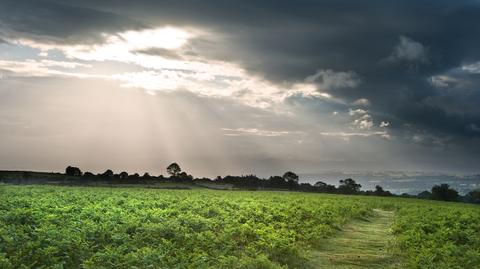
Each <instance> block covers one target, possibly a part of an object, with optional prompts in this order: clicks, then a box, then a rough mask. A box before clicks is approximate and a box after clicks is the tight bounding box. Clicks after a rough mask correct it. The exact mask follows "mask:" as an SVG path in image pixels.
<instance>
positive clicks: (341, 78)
mask: <svg viewBox="0 0 480 269" xmlns="http://www.w3.org/2000/svg"><path fill="white" fill-rule="evenodd" d="M305 81H306V82H310V83H316V84H317V85H318V87H319V88H320V89H322V90H327V91H332V90H335V89H342V88H355V87H357V86H358V85H359V84H360V82H361V80H360V78H359V77H358V75H357V74H356V73H355V72H353V71H348V72H335V71H333V70H318V71H317V72H316V73H315V74H313V75H311V76H308V77H307V78H306V79H305Z"/></svg>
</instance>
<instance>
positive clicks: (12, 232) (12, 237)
mask: <svg viewBox="0 0 480 269" xmlns="http://www.w3.org/2000/svg"><path fill="white" fill-rule="evenodd" d="M1 188H2V191H3V193H2V195H1V196H0V267H1V268H10V267H12V268H21V267H25V268H34V267H35V268H42V267H48V268H132V267H134V268H135V267H136V268H287V267H288V268H302V267H305V265H306V262H307V260H306V257H307V253H306V251H305V249H308V248H311V247H312V246H313V245H315V244H318V242H320V241H321V239H322V238H325V237H327V236H331V235H332V234H333V233H334V232H335V231H337V230H338V229H339V227H341V226H342V225H343V224H344V223H346V222H347V221H348V220H350V219H351V218H355V217H362V216H365V215H367V214H369V212H370V209H369V208H368V205H367V204H366V203H362V202H361V201H359V200H358V199H349V200H348V202H341V201H342V200H341V199H340V198H341V196H331V195H330V196H329V195H318V194H302V193H274V192H253V193H252V192H240V191H238V192H231V191H222V192H219V191H208V190H188V191H185V190H175V191H173V190H148V189H122V188H114V189H108V188H85V187H79V188H74V187H47V186H22V187H18V186H2V187H1ZM344 199H345V198H344Z"/></svg>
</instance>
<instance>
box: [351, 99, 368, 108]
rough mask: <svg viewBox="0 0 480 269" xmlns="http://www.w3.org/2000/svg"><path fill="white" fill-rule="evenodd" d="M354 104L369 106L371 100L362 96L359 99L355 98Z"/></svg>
mask: <svg viewBox="0 0 480 269" xmlns="http://www.w3.org/2000/svg"><path fill="white" fill-rule="evenodd" d="M352 105H357V106H369V105H370V101H369V100H368V99H366V98H360V99H357V100H355V101H354V102H353V103H352Z"/></svg>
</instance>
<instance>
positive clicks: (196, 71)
mask: <svg viewBox="0 0 480 269" xmlns="http://www.w3.org/2000/svg"><path fill="white" fill-rule="evenodd" d="M210 35H213V34H212V33H210V32H208V31H204V30H198V29H179V28H172V27H167V28H157V29H149V30H142V31H127V32H122V33H117V34H115V35H109V36H105V38H104V40H105V42H104V43H100V44H91V45H64V44H63V45H62V44H50V43H49V44H47V43H39V41H34V40H27V39H18V40H9V42H12V43H14V44H18V45H23V46H29V47H31V48H36V49H39V50H40V53H41V54H42V55H44V56H45V57H49V52H50V51H52V50H57V51H61V52H63V54H64V55H65V56H66V57H67V58H68V59H71V61H69V62H56V61H52V60H49V59H48V58H47V59H44V60H42V61H35V62H28V63H19V62H15V64H16V65H20V66H16V67H15V68H14V67H12V66H10V67H9V68H6V69H7V70H10V71H12V72H14V73H17V74H18V75H20V74H21V75H25V76H49V75H50V76H64V75H70V76H77V77H93V76H94V75H86V74H81V73H78V72H76V73H75V72H70V73H68V74H65V71H64V70H57V69H59V68H76V67H86V66H84V64H81V63H76V62H75V60H77V61H82V62H88V63H91V64H92V65H93V66H95V65H96V63H98V62H104V61H108V62H113V63H115V62H119V63H122V64H128V65H133V66H135V67H136V68H137V69H138V68H140V69H141V70H140V71H135V72H125V73H117V74H113V75H112V74H108V75H106V74H102V71H101V70H100V71H99V72H96V70H94V69H92V70H91V71H92V72H90V73H95V74H96V75H95V77H100V78H105V79H110V80H115V81H118V82H119V83H121V85H122V86H124V87H135V88H143V89H145V90H147V91H148V92H149V93H154V92H155V91H165V90H167V91H173V90H177V89H183V90H188V91H191V92H194V93H196V94H198V95H202V96H210V97H226V98H231V99H235V100H238V101H239V102H242V103H243V104H246V105H248V106H253V107H259V108H263V109H272V110H276V111H280V110H285V106H282V103H283V101H284V100H285V99H286V98H288V97H291V96H294V95H301V96H304V97H312V98H321V99H325V100H329V101H330V102H337V103H342V102H343V101H342V100H339V99H336V98H334V97H333V96H332V95H330V94H329V93H327V92H324V91H322V90H319V89H318V86H319V85H320V86H321V88H327V89H332V88H345V87H347V88H349V87H350V88H351V87H355V86H356V85H358V83H360V79H359V78H358V76H357V75H356V74H355V73H354V72H334V71H332V70H321V71H318V72H317V73H316V74H315V75H313V76H310V77H308V78H306V79H305V81H302V82H299V83H294V84H290V85H287V84H276V83H272V82H270V81H268V80H266V79H264V78H261V77H258V76H255V75H252V74H249V73H248V72H246V70H244V69H243V68H242V67H241V66H239V65H238V64H235V63H230V62H225V61H219V60H214V59H210V58H207V57H202V56H201V55H199V54H198V53H196V54H191V53H189V51H191V50H195V48H194V47H192V46H194V45H193V44H191V43H189V42H190V40H191V39H193V38H196V37H209V36H210ZM155 48H157V49H162V50H166V51H171V52H172V53H175V54H176V55H179V56H180V57H178V58H172V57H166V56H165V55H164V54H158V55H156V54H155V53H153V54H148V53H147V54H146V53H138V51H141V50H151V49H155ZM11 64H12V63H11ZM24 65H25V66H24ZM4 66H5V64H4ZM21 67H24V68H21Z"/></svg>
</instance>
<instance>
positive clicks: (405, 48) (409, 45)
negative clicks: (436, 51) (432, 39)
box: [388, 36, 429, 64]
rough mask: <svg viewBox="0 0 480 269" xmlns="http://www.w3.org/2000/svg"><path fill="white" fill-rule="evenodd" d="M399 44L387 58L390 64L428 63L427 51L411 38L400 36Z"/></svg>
mask: <svg viewBox="0 0 480 269" xmlns="http://www.w3.org/2000/svg"><path fill="white" fill-rule="evenodd" d="M399 39H400V40H399V43H398V44H397V45H396V46H395V47H394V49H393V52H392V54H391V55H390V56H389V57H388V60H389V61H392V62H400V61H406V62H412V63H421V64H425V63H428V61H429V60H428V49H427V48H425V46H424V45H423V44H422V43H420V42H417V41H415V40H413V39H411V38H408V37H405V36H400V37H399Z"/></svg>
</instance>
